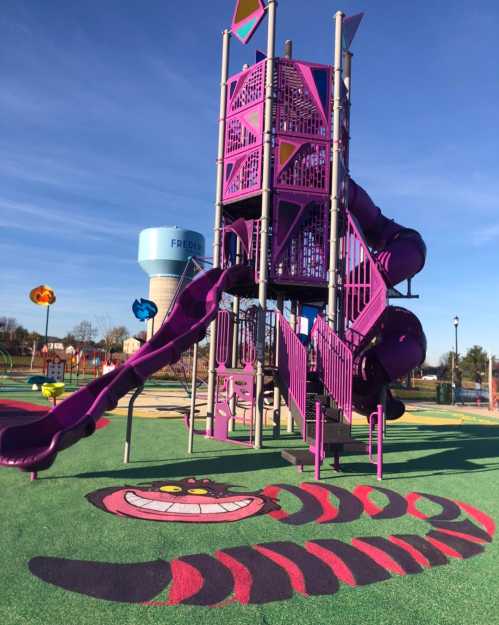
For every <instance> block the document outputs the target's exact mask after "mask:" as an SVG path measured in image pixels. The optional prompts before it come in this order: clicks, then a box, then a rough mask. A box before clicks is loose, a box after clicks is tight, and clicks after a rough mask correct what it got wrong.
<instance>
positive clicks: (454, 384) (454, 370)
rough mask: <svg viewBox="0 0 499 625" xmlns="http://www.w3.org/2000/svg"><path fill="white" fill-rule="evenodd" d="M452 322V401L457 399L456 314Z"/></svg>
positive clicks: (457, 322) (457, 323)
mask: <svg viewBox="0 0 499 625" xmlns="http://www.w3.org/2000/svg"><path fill="white" fill-rule="evenodd" d="M452 322H453V324H454V358H453V359H452V403H453V404H455V403H456V401H457V393H456V391H457V384H458V379H459V376H458V375H457V362H458V361H457V327H458V325H459V317H458V316H457V315H456V316H455V317H454V319H453V320H452Z"/></svg>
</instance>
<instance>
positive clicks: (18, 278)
mask: <svg viewBox="0 0 499 625" xmlns="http://www.w3.org/2000/svg"><path fill="white" fill-rule="evenodd" d="M311 7H313V9H311ZM338 9H341V10H343V11H344V12H345V13H346V14H348V15H352V14H354V13H358V12H359V11H365V12H366V15H365V17H364V20H363V22H362V24H361V26H360V29H359V31H358V33H357V36H356V38H355V41H354V43H353V45H352V51H353V53H354V58H353V70H352V111H351V135H352V139H351V161H350V167H351V173H352V176H353V177H354V178H355V179H356V181H357V182H359V184H361V185H362V186H364V187H365V188H366V190H367V191H368V192H369V193H370V195H371V196H372V198H373V200H374V201H375V203H376V204H377V205H379V206H380V207H381V209H382V210H383V213H384V214H385V215H387V216H388V217H390V218H395V219H396V221H398V222H399V223H402V224H404V225H405V226H408V227H411V228H415V229H417V230H419V231H420V232H421V234H422V235H423V238H424V239H425V242H426V244H427V248H428V256H427V263H426V266H425V268H424V270H423V271H422V272H421V273H420V274H419V275H418V276H417V277H416V278H415V279H414V281H413V290H414V291H415V292H417V293H419V294H420V299H419V300H412V301H408V302H407V301H406V302H402V305H404V306H406V307H407V308H410V309H412V310H413V311H414V312H415V313H416V314H417V315H418V317H419V318H420V320H421V322H422V324H423V327H424V329H425V332H426V335H427V338H428V360H429V361H430V362H433V363H436V362H437V361H438V359H439V357H440V355H441V354H442V353H444V352H446V351H448V350H450V349H452V348H453V345H454V328H453V325H452V319H453V317H454V316H455V315H458V316H459V318H460V325H459V351H460V352H463V351H465V350H466V349H467V348H468V347H470V346H472V345H474V344H480V345H483V346H484V347H485V348H486V349H487V350H491V351H492V352H494V353H495V354H499V323H498V319H499V312H498V311H499V262H498V261H499V199H498V198H499V176H498V172H499V149H498V145H499V78H498V72H497V62H498V59H499V37H498V33H499V5H498V4H497V2H495V0H482V1H480V0H477V2H475V3H472V4H470V3H465V2H463V1H461V0H452V1H450V0H448V1H443V0H432V2H428V1H426V0H419V1H418V2H412V3H410V2H395V1H391V0H390V1H388V0H386V1H383V0H378V1H376V2H373V1H372V0H371V2H368V1H367V0H365V1H364V2H357V1H350V0H343V3H342V4H341V5H335V4H334V3H332V2H330V1H329V0H327V1H326V0H313V1H310V2H303V1H301V2H300V1H299V0H281V2H280V3H279V9H278V28H277V42H278V43H277V46H278V52H279V53H280V51H281V50H282V47H283V42H284V40H285V39H288V38H290V39H292V40H293V41H294V56H295V58H297V59H302V60H309V61H316V62H320V63H331V62H332V60H331V59H332V17H333V14H334V12H335V11H336V10H338ZM232 10H233V2H232V0H212V1H211V2H200V1H199V0H182V2H173V0H148V2H143V1H142V0H119V1H118V0H106V2H101V1H100V0H86V2H84V3H82V2H77V1H76V0H50V1H49V2H46V1H42V0H4V2H3V3H2V10H1V11H0V268H1V269H0V296H1V300H0V301H1V302H2V306H1V309H0V315H7V316H12V317H15V318H16V319H17V320H18V321H19V322H20V323H21V324H23V325H24V326H25V327H27V328H29V329H30V330H37V331H39V332H43V327H44V311H43V310H42V309H41V308H40V307H37V306H35V305H34V304H32V303H31V302H30V301H29V299H28V293H29V291H30V289H31V288H32V287H34V286H36V285H38V284H41V283H45V284H49V285H50V286H52V287H53V288H54V290H55V291H56V295H57V302H56V304H55V305H54V306H53V307H52V311H51V325H50V330H49V332H50V334H56V335H57V334H58V335H64V334H65V333H66V332H68V331H69V330H71V329H72V328H73V327H74V326H75V325H76V324H77V323H79V322H80V321H81V320H83V319H88V320H90V321H91V322H92V323H93V324H94V325H96V326H98V327H99V329H101V330H103V329H105V328H106V327H108V326H110V325H117V324H123V325H125V326H127V327H128V328H129V330H130V331H131V332H136V331H138V330H140V329H142V326H141V324H140V322H138V321H136V320H135V319H134V317H133V315H132V312H131V303H132V301H133V300H134V299H135V298H136V297H147V291H148V284H147V276H146V274H145V273H144V272H143V271H142V270H141V269H140V267H139V266H138V264H137V260H136V259H137V245H138V234H139V232H140V230H141V229H143V228H146V227H152V226H162V225H179V226H182V227H186V228H192V229H195V230H198V231H200V232H202V233H203V234H205V236H206V239H207V249H209V247H211V241H212V238H211V232H212V228H213V215H214V209H213V203H214V192H215V158H216V142H217V117H218V104H219V100H218V99H219V81H220V78H219V77H220V49H221V37H220V33H221V30H222V29H223V28H225V27H228V26H230V20H231V16H232ZM265 41H266V29H265V22H263V23H262V25H261V26H260V28H259V30H258V32H257V33H256V35H255V37H254V38H253V39H252V40H251V42H250V44H249V45H247V46H242V45H241V44H240V43H239V42H237V41H236V40H233V44H232V49H231V66H230V67H231V73H236V72H237V71H239V70H240V68H241V67H242V65H243V63H245V62H248V63H252V62H253V59H254V51H255V49H256V48H260V49H263V50H264V49H265Z"/></svg>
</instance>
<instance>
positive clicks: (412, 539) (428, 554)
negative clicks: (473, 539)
mask: <svg viewBox="0 0 499 625" xmlns="http://www.w3.org/2000/svg"><path fill="white" fill-rule="evenodd" d="M393 536H394V537H395V538H399V539H400V540H403V541H404V542H406V543H407V544H409V545H411V547H414V549H416V551H419V552H420V553H421V554H422V555H423V556H424V557H425V558H426V559H427V560H428V562H429V564H430V566H431V567H433V566H441V565H442V564H447V563H448V562H449V561H448V559H447V558H446V556H445V555H444V554H443V553H442V552H441V551H439V550H438V549H437V548H436V547H435V546H434V545H432V544H431V543H429V542H428V541H427V540H425V539H424V537H423V536H418V535H417V534H393Z"/></svg>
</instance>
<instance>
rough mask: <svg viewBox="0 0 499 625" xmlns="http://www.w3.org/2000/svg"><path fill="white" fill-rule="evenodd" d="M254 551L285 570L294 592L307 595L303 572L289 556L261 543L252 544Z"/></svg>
mask: <svg viewBox="0 0 499 625" xmlns="http://www.w3.org/2000/svg"><path fill="white" fill-rule="evenodd" d="M252 546H253V549H254V550H255V551H259V552H260V553H261V554H262V555H264V556H265V557H266V558H268V559H269V560H272V562H275V563H276V564H277V565H278V566H280V567H281V568H282V569H284V570H285V571H286V573H287V574H288V576H289V579H290V581H291V586H292V587H293V590H294V591H295V592H299V593H300V594H301V595H307V590H306V586H305V578H304V577H303V573H302V572H301V570H300V568H299V567H298V566H297V565H296V564H295V563H294V562H293V561H292V560H290V559H289V558H286V556H283V555H282V554H280V553H276V552H275V551H272V550H271V549H268V548H267V547H263V546H261V545H252Z"/></svg>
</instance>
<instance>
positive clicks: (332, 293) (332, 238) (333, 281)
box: [328, 11, 344, 330]
mask: <svg viewBox="0 0 499 625" xmlns="http://www.w3.org/2000/svg"><path fill="white" fill-rule="evenodd" d="M343 17H344V14H343V13H342V12H341V11H338V12H337V13H336V15H335V42H334V99H333V160H332V163H331V220H330V221H331V228H330V234H329V275H328V322H329V326H330V327H331V328H332V329H333V330H335V329H336V328H337V314H336V313H337V310H336V309H337V302H338V221H339V213H340V197H339V192H340V184H339V183H340V180H339V170H340V149H341V146H340V139H341V136H340V134H341V128H340V122H341V109H342V106H341V80H342V77H341V73H342V71H341V69H342V68H341V57H342V54H341V53H342V30H343Z"/></svg>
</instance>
